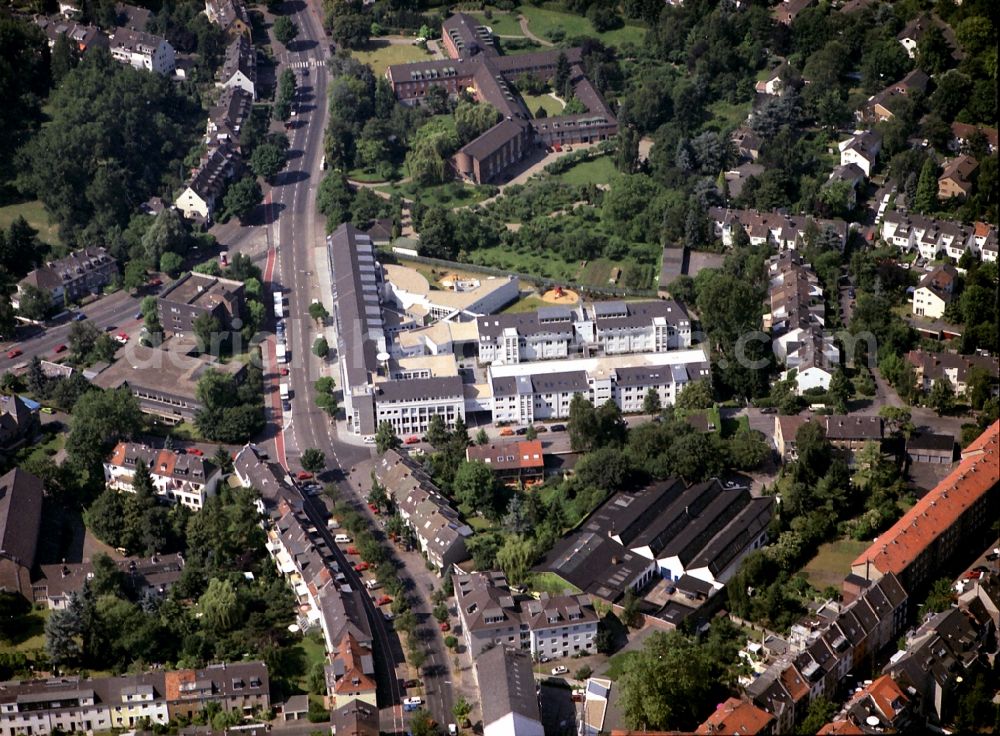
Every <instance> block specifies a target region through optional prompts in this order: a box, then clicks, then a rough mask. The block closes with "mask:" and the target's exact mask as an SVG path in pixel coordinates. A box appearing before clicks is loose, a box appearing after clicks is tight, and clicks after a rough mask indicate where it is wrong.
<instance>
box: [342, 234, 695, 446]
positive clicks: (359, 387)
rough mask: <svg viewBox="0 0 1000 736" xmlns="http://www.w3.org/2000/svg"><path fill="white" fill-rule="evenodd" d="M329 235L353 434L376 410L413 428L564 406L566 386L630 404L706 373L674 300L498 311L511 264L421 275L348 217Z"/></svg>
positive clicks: (537, 414)
mask: <svg viewBox="0 0 1000 736" xmlns="http://www.w3.org/2000/svg"><path fill="white" fill-rule="evenodd" d="M327 249H328V257H329V264H330V270H331V272H332V274H333V293H334V310H333V318H334V324H335V326H336V332H337V353H338V355H339V356H340V360H339V369H340V382H339V383H340V386H341V387H342V388H343V391H344V409H345V412H346V416H347V427H348V429H349V430H350V431H351V432H353V433H356V434H361V435H364V436H369V437H370V436H373V435H374V434H375V432H376V430H377V428H378V426H379V424H381V423H382V422H388V423H389V424H390V426H391V427H392V429H393V431H394V432H395V434H397V435H398V436H403V437H407V436H411V435H419V434H422V433H423V432H425V431H426V430H427V427H428V426H429V424H430V420H431V418H433V417H434V416H441V417H442V418H443V419H444V422H445V424H446V425H448V426H451V425H453V424H454V422H455V421H456V420H458V419H459V418H462V419H463V421H464V420H465V419H466V417H467V415H468V414H470V413H484V414H488V415H489V419H490V420H492V421H493V422H495V423H500V422H516V423H523V424H530V423H532V422H535V421H540V420H544V419H562V418H566V417H567V416H569V404H570V401H571V400H572V398H573V396H574V394H577V393H579V394H582V395H583V396H585V397H586V398H588V399H590V400H591V401H593V402H594V403H595V404H597V405H599V404H603V403H604V402H606V401H608V400H611V401H614V402H615V403H616V404H618V406H619V407H620V408H621V410H622V411H623V412H638V411H641V410H642V405H643V400H644V399H645V397H646V395H647V393H648V392H649V391H650V389H652V390H655V391H656V392H657V393H658V394H659V396H660V402H661V404H663V405H669V404H672V403H673V402H674V400H675V399H676V397H677V394H678V393H679V391H680V390H681V389H682V388H683V387H684V386H685V385H686V384H688V383H689V382H691V381H697V380H702V379H708V378H710V376H711V371H710V366H709V363H708V359H707V358H706V355H705V353H704V351H703V350H701V349H692V347H691V343H692V331H691V321H690V318H689V317H688V314H687V312H686V311H685V310H684V308H683V307H682V306H681V305H680V304H678V303H677V302H675V301H673V300H669V299H661V300H650V301H634V302H625V301H608V302H596V303H585V304H581V305H578V306H576V307H573V308H567V307H562V306H553V307H545V308H542V309H539V310H537V311H535V312H531V313H524V314H509V313H504V314H497V313H496V312H498V311H499V310H500V309H502V308H503V307H505V306H506V305H508V304H509V303H511V302H512V301H515V300H516V299H517V298H518V296H519V291H518V290H519V284H518V281H517V279H516V278H512V277H509V278H508V277H494V278H485V277H484V278H483V279H481V280H480V279H476V278H472V277H459V276H457V275H454V276H450V277H448V278H446V279H445V280H443V281H442V286H443V287H444V288H440V289H432V288H431V287H430V285H429V284H428V281H427V279H426V278H425V277H424V276H423V275H422V274H420V273H418V272H417V271H416V270H415V269H412V268H408V267H405V266H401V265H398V264H383V263H381V262H380V260H379V256H378V254H377V252H376V250H375V246H374V243H373V242H372V239H371V237H370V236H369V235H368V234H366V233H364V232H362V231H360V230H358V229H357V228H355V227H354V226H353V225H351V224H344V225H341V226H340V227H339V228H338V229H337V230H336V231H335V232H334V233H333V234H332V235H330V236H329V238H328V239H327ZM445 282H447V283H445Z"/></svg>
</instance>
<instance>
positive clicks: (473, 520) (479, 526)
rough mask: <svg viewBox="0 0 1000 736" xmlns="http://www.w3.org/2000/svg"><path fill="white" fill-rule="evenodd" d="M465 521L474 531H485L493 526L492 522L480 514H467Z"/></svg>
mask: <svg viewBox="0 0 1000 736" xmlns="http://www.w3.org/2000/svg"><path fill="white" fill-rule="evenodd" d="M465 523H466V524H468V525H469V526H471V527H472V531H474V532H487V531H489V530H490V529H492V528H493V524H491V523H490V522H489V521H487V520H486V519H484V518H483V517H482V516H467V517H465Z"/></svg>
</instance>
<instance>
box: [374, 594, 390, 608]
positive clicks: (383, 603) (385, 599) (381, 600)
mask: <svg viewBox="0 0 1000 736" xmlns="http://www.w3.org/2000/svg"><path fill="white" fill-rule="evenodd" d="M390 603H392V598H391V597H390V596H387V595H384V596H382V597H381V598H379V599H378V600H377V601H375V604H376V605H378V606H387V605H389V604H390Z"/></svg>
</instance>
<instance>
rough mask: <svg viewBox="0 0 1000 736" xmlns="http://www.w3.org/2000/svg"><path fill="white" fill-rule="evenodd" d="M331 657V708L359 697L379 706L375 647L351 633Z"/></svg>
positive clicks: (328, 669)
mask: <svg viewBox="0 0 1000 736" xmlns="http://www.w3.org/2000/svg"><path fill="white" fill-rule="evenodd" d="M331 660H332V661H331V662H330V664H328V665H327V666H326V689H327V693H328V694H329V695H328V697H327V707H328V708H342V707H344V706H345V705H348V704H349V703H351V702H353V701H356V700H360V701H362V702H364V703H367V704H369V705H376V701H375V691H376V684H375V660H374V659H373V657H372V652H371V648H370V647H369V646H366V645H365V644H362V643H361V642H359V641H358V640H357V638H356V637H355V636H354V634H352V633H351V632H347V633H345V634H344V635H343V637H341V639H340V643H339V644H338V645H337V649H336V651H335V652H333V653H331Z"/></svg>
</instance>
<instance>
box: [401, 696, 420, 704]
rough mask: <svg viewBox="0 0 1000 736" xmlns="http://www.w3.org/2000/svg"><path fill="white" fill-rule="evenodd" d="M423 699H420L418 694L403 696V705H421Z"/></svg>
mask: <svg viewBox="0 0 1000 736" xmlns="http://www.w3.org/2000/svg"><path fill="white" fill-rule="evenodd" d="M423 702H424V701H423V700H421V698H420V696H419V695H413V696H411V697H409V698H403V705H422V704H423Z"/></svg>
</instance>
